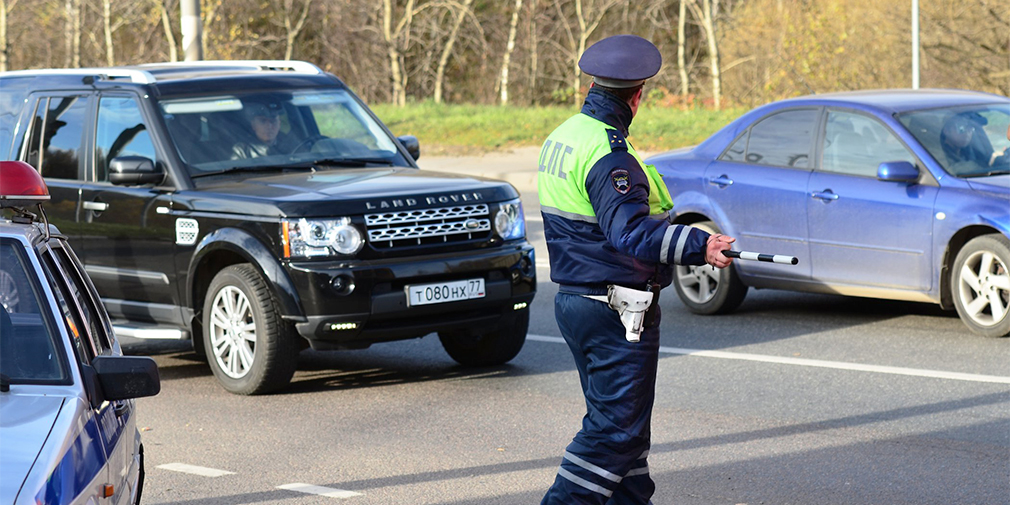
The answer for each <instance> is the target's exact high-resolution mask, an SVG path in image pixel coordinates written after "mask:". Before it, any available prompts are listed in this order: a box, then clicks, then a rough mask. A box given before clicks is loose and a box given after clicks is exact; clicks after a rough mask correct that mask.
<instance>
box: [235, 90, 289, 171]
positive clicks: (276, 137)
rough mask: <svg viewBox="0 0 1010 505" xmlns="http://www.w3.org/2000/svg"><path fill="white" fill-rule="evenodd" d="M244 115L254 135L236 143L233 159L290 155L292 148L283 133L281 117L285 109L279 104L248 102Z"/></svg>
mask: <svg viewBox="0 0 1010 505" xmlns="http://www.w3.org/2000/svg"><path fill="white" fill-rule="evenodd" d="M242 113H243V115H244V116H245V118H246V120H248V121H249V128H250V130H251V132H252V135H251V136H250V138H249V139H248V140H247V141H240V142H236V143H235V145H233V146H232V154H231V159H233V160H243V159H249V158H258V157H260V156H270V155H274V154H289V153H291V150H292V146H291V145H290V144H291V142H290V139H289V138H288V136H287V135H286V134H282V133H281V116H282V115H283V113H284V108H283V107H282V106H281V104H279V103H277V102H272V101H271V102H247V103H245V104H243V107H242Z"/></svg>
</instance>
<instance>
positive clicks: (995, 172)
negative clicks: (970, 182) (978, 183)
mask: <svg viewBox="0 0 1010 505" xmlns="http://www.w3.org/2000/svg"><path fill="white" fill-rule="evenodd" d="M991 175H1010V170H1007V169H1005V168H1001V169H999V170H990V171H988V172H982V173H980V174H968V175H965V176H964V177H965V178H966V179H973V178H975V177H989V176H991Z"/></svg>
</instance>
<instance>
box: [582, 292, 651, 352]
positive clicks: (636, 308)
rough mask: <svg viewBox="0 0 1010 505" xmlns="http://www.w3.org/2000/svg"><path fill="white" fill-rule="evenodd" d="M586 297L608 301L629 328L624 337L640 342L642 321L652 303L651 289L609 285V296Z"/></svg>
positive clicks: (630, 340)
mask: <svg viewBox="0 0 1010 505" xmlns="http://www.w3.org/2000/svg"><path fill="white" fill-rule="evenodd" d="M582 296H585V297H586V298H592V299H593V300H599V301H601V302H605V303H607V304H608V305H609V306H610V308H612V309H614V310H616V311H617V314H618V315H620V316H621V324H623V325H624V329H625V330H627V331H626V332H625V334H624V338H626V339H628V342H638V341H639V339H640V337H641V335H642V322H643V321H644V320H645V311H647V310H649V306H650V305H652V297H653V293H652V292H651V291H639V290H637V289H631V288H626V287H623V286H616V285H613V284H611V285H609V286H607V296H606V297H605V298H604V297H603V296H593V295H582Z"/></svg>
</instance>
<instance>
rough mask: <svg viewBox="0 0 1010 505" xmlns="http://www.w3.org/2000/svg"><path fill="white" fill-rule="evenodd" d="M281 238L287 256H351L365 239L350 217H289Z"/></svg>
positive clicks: (283, 227)
mask: <svg viewBox="0 0 1010 505" xmlns="http://www.w3.org/2000/svg"><path fill="white" fill-rule="evenodd" d="M281 233H282V234H283V236H282V237H281V239H282V240H283V242H284V256H285V257H287V258H310V257H318V256H332V255H335V254H340V255H345V256H346V255H351V254H355V253H357V252H358V251H360V250H361V248H362V246H364V245H365V240H364V239H363V238H362V236H361V232H360V231H358V229H357V228H355V227H354V225H352V224H351V218H349V217H338V218H336V219H305V218H302V219H290V220H284V221H282V223H281Z"/></svg>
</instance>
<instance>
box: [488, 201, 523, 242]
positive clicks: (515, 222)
mask: <svg viewBox="0 0 1010 505" xmlns="http://www.w3.org/2000/svg"><path fill="white" fill-rule="evenodd" d="M494 230H495V231H496V232H498V235H499V236H500V237H501V238H503V239H505V240H515V239H519V238H523V237H525V236H526V218H525V216H524V215H523V204H522V202H521V201H519V199H518V198H516V199H515V200H511V201H508V202H503V203H500V204H498V213H497V214H495V216H494Z"/></svg>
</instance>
